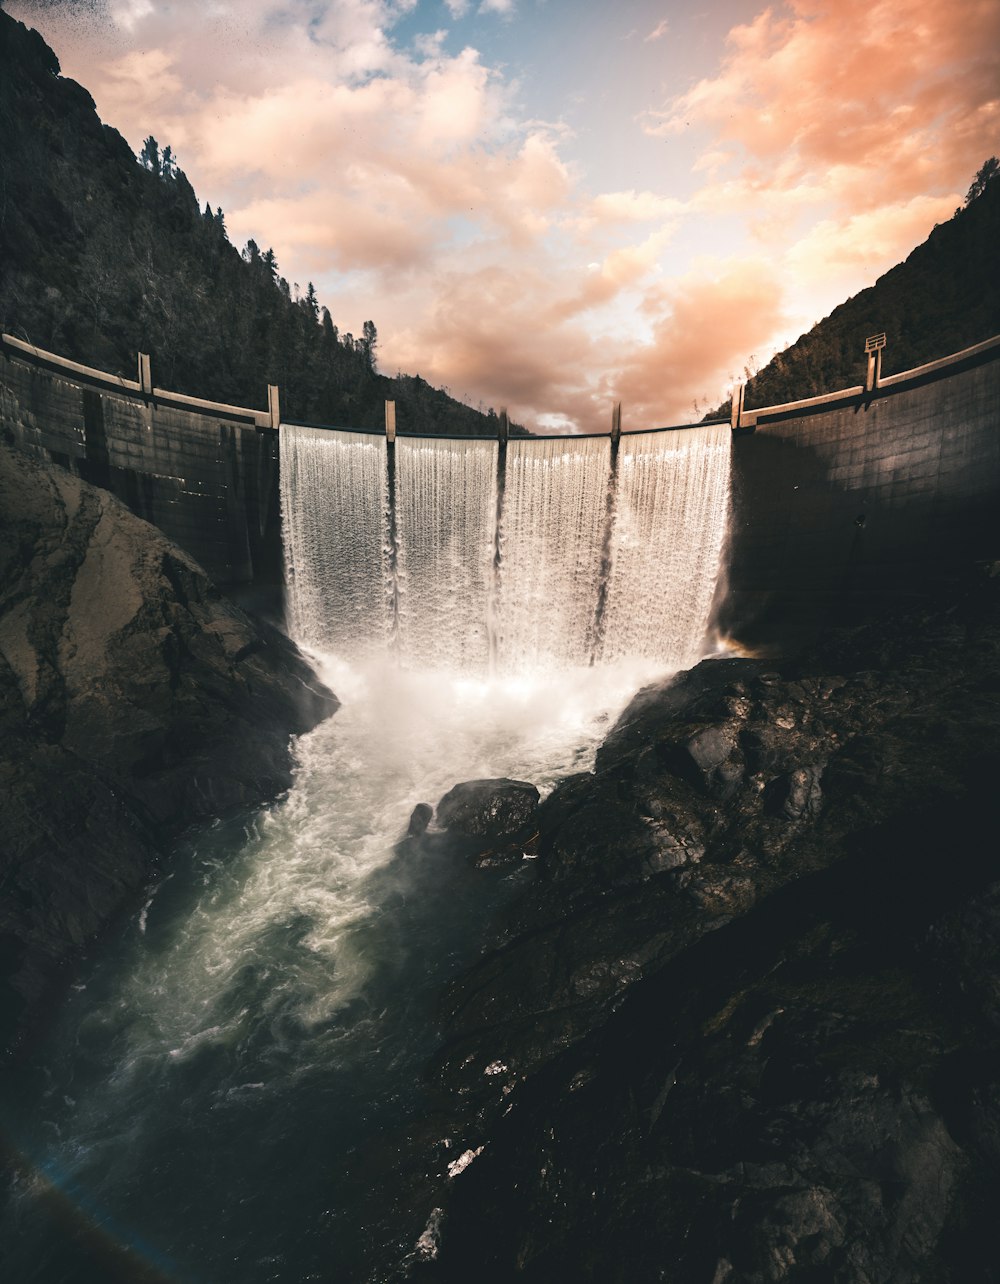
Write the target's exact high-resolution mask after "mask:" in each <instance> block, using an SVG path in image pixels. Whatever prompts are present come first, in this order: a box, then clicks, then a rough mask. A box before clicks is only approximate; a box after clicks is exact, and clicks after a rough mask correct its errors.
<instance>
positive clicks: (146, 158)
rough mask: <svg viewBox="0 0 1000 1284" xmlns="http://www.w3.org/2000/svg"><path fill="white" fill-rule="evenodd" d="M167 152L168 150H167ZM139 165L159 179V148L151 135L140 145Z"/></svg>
mask: <svg viewBox="0 0 1000 1284" xmlns="http://www.w3.org/2000/svg"><path fill="white" fill-rule="evenodd" d="M167 150H168V151H169V150H170V149H169V148H167ZM139 163H140V164H141V165H142V166H143V167H144V168H145V169H148V170H149V172H150V173H151V174H155V175H156V177H157V178H159V177H160V147H159V144H158V143H157V141H156V139H155V138H154V137H153V135H152V134H150V136H149V137H148V138H147V139H146V140H145V142H144V143H143V145H142V151H141V152H140V153H139Z"/></svg>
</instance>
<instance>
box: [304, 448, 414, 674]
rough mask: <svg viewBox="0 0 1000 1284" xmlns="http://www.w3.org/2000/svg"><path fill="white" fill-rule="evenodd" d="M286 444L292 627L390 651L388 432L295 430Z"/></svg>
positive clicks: (325, 639) (321, 642)
mask: <svg viewBox="0 0 1000 1284" xmlns="http://www.w3.org/2000/svg"><path fill="white" fill-rule="evenodd" d="M281 445H282V449H281V516H282V523H283V528H284V546H285V584H286V587H287V590H288V616H289V619H288V623H289V630H290V632H291V634H292V636H293V637H296V638H300V639H301V640H302V641H304V642H307V643H308V645H310V646H314V647H318V648H320V649H321V650H332V651H342V652H345V653H347V654H351V655H355V656H364V655H370V654H373V653H376V654H377V653H380V652H381V651H383V650H384V649H385V646H386V644H387V641H388V638H389V631H390V617H389V597H390V593H391V584H390V577H389V549H388V535H387V526H386V520H387V517H386V515H387V512H388V504H389V500H388V486H387V472H386V443H385V439H384V438H383V437H377V436H374V435H371V436H366V435H364V434H362V433H355V432H338V431H334V430H329V431H327V430H320V429H316V428H300V427H285V428H283V429H282V438H281Z"/></svg>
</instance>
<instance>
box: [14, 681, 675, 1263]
mask: <svg viewBox="0 0 1000 1284" xmlns="http://www.w3.org/2000/svg"><path fill="white" fill-rule="evenodd" d="M324 674H325V676H326V678H327V681H328V682H329V683H330V685H331V686H332V687H333V688H334V689H335V690H336V691H337V692H338V694H339V695H340V697H341V699H342V700H343V701H344V705H343V708H342V709H341V710H340V711H339V712H338V713H337V714H336V715H335V717H333V718H332V719H330V720H329V721H328V722H326V723H324V724H323V725H322V726H320V727H318V728H317V729H316V730H315V731H314V732H313V733H311V734H310V735H308V736H306V737H304V738H303V739H302V741H301V742H300V745H299V757H300V764H301V765H300V767H299V770H298V773H297V778H296V781H295V785H294V787H293V789H292V790H291V791H290V793H289V794H288V796H287V798H286V799H284V800H283V801H281V802H279V803H278V804H276V805H275V806H273V807H271V808H269V809H267V810H266V811H264V812H262V813H260V814H257V815H252V816H247V817H241V818H236V819H231V820H229V821H227V822H225V823H220V824H218V825H216V826H215V827H213V828H211V829H209V830H208V831H206V832H204V833H202V834H199V835H197V836H196V837H194V838H192V839H191V840H190V841H189V842H188V843H187V844H185V845H184V847H183V849H182V851H181V852H180V853H179V854H178V857H177V859H176V860H175V861H174V862H173V863H172V869H173V872H172V873H171V874H170V875H169V877H168V878H166V879H165V880H164V882H162V883H161V884H160V885H159V886H158V887H157V888H156V889H154V891H153V893H152V895H151V897H150V899H149V901H148V903H147V904H146V905H145V906H144V907H142V908H141V909H140V910H139V911H138V912H137V914H136V916H135V918H134V919H133V921H132V923H131V924H130V925H129V927H128V929H127V930H126V932H125V933H124V935H123V937H122V938H121V940H120V941H119V943H118V944H117V946H116V947H115V948H114V949H113V950H112V951H111V953H110V954H109V955H108V956H107V957H105V958H104V959H102V960H101V961H100V962H99V963H98V964H97V965H96V966H94V967H93V968H92V969H91V970H90V971H89V972H88V973H86V974H85V975H84V976H83V977H82V978H81V981H80V983H79V986H78V989H77V992H76V993H74V994H73V995H72V997H71V1000H70V1002H69V1003H68V1004H67V1006H66V1008H65V1010H64V1011H62V1013H61V1014H60V1016H59V1019H58V1023H57V1024H56V1026H55V1027H54V1028H53V1030H52V1031H51V1033H50V1035H49V1037H48V1039H47V1041H46V1043H45V1044H44V1046H43V1047H42V1048H41V1049H40V1051H39V1053H38V1055H37V1058H36V1059H35V1061H34V1062H33V1063H32V1065H31V1066H30V1067H29V1069H28V1071H27V1072H26V1074H25V1076H24V1077H23V1078H22V1079H21V1080H19V1081H17V1082H10V1081H8V1082H7V1083H6V1084H4V1085H3V1099H4V1101H6V1102H11V1101H18V1103H19V1106H18V1110H17V1112H16V1113H14V1112H13V1111H12V1110H11V1109H10V1108H9V1107H7V1108H5V1109H3V1112H2V1117H0V1123H2V1125H3V1130H4V1131H5V1132H6V1133H7V1134H8V1135H9V1136H10V1137H11V1138H12V1139H13V1142H14V1145H15V1147H16V1149H17V1151H18V1152H19V1153H20V1163H21V1168H22V1175H21V1176H20V1177H19V1179H18V1181H17V1183H16V1185H15V1189H14V1191H13V1194H12V1196H11V1199H10V1201H9V1203H8V1207H7V1210H6V1213H5V1215H4V1216H3V1218H2V1221H0V1278H3V1279H4V1280H11V1281H17V1282H18V1284H28V1281H39V1284H84V1281H86V1284H92V1282H93V1284H106V1281H109V1280H115V1279H119V1278H122V1279H127V1280H134V1279H137V1278H141V1279H147V1278H148V1279H151V1280H163V1279H165V1280H171V1281H184V1282H185V1284H188V1282H190V1281H206V1282H211V1284H220V1282H223V1281H225V1282H226V1284H229V1282H230V1281H233V1282H237V1281H238V1282H239V1284H258V1282H261V1284H262V1282H263V1281H280V1282H281V1284H288V1281H296V1282H297V1281H306V1280H323V1281H336V1282H341V1281H342V1282H343V1284H357V1282H359V1281H364V1280H367V1279H373V1280H384V1279H386V1278H387V1275H388V1271H389V1268H390V1266H391V1264H392V1263H393V1262H396V1263H398V1262H399V1261H400V1260H401V1259H402V1258H403V1257H404V1256H405V1254H406V1253H407V1252H408V1251H410V1250H411V1249H412V1247H413V1242H414V1240H415V1239H416V1237H417V1235H419V1233H420V1229H421V1227H422V1224H423V1220H422V1219H423V1218H424V1217H426V1209H423V1210H422V1211H421V1213H420V1215H419V1216H418V1218H417V1223H419V1224H417V1223H414V1222H412V1220H411V1219H409V1217H408V1212H407V1208H406V1188H407V1181H408V1177H409V1174H408V1172H407V1170H406V1166H405V1163H404V1162H403V1160H401V1157H400V1153H399V1149H400V1140H399V1138H400V1135H401V1133H402V1131H403V1130H404V1129H405V1127H406V1125H407V1122H408V1120H410V1119H411V1118H412V1116H413V1115H414V1113H415V1112H419V1110H420V1108H421V1105H422V1104H424V1103H425V1098H424V1096H423V1088H422V1086H421V1084H422V1080H421V1071H422V1067H423V1064H424V1062H425V1061H426V1059H427V1057H428V1056H429V1055H430V1053H431V1051H432V1049H433V1047H434V1031H435V1025H434V1013H435V1001H436V997H437V995H438V994H439V993H440V989H441V986H442V985H443V983H444V981H445V980H446V979H447V977H448V976H450V975H452V974H453V973H454V972H455V970H456V969H457V968H458V967H460V966H462V964H463V962H468V961H471V958H472V957H473V956H474V953H475V951H476V949H477V943H478V941H479V940H480V939H481V938H482V936H483V933H484V930H485V921H486V919H487V917H488V916H489V914H490V913H491V911H492V910H494V909H495V907H496V906H497V904H498V903H499V901H500V900H502V899H503V897H505V896H506V895H507V894H508V893H509V891H510V890H511V888H512V887H513V885H514V884H515V883H516V882H517V880H518V879H520V878H522V877H524V875H525V874H528V873H530V866H529V864H528V863H527V862H525V865H524V866H523V867H522V872H519V873H516V874H514V875H513V877H511V876H507V877H504V876H502V875H498V874H495V873H493V874H491V873H484V872H482V871H477V870H472V869H471V868H469V867H467V866H466V865H465V863H464V861H463V860H462V859H461V858H458V857H455V856H454V855H451V856H449V855H448V854H447V853H445V852H441V851H434V850H430V851H423V852H421V854H420V855H419V856H417V855H415V853H413V852H412V851H409V852H408V851H406V850H405V849H397V848H396V844H397V842H398V840H399V838H400V836H401V835H402V834H403V833H404V832H405V829H406V823H407V820H408V817H409V813H410V810H411V809H412V807H413V806H414V805H415V804H416V803H417V802H423V801H428V802H431V803H435V802H437V800H438V798H439V797H440V796H441V795H442V794H443V793H444V792H445V791H446V790H447V789H448V788H450V786H451V785H453V784H454V783H455V782H456V781H458V780H462V779H468V778H471V777H476V776H487V775H498V774H505V773H510V774H514V775H517V776H520V777H522V778H527V779H530V780H533V781H535V782H536V783H538V784H539V785H540V786H542V787H543V789H544V788H547V787H548V786H549V785H551V784H552V782H553V781H554V780H555V779H557V778H558V777H559V776H561V775H563V774H566V773H568V772H571V771H576V770H580V769H585V768H586V767H587V766H588V765H589V763H590V761H591V757H592V753H593V750H594V747H595V745H596V743H597V741H598V740H599V738H600V736H601V735H602V734H603V732H604V730H605V728H606V720H607V718H608V717H613V716H614V715H615V713H616V712H617V710H618V709H619V708H620V707H621V705H622V704H623V702H624V701H625V700H626V699H627V698H628V696H629V694H630V693H631V692H632V691H633V690H634V688H635V687H636V686H637V685H638V684H640V683H641V682H642V681H643V680H644V679H645V678H648V677H649V676H651V673H650V670H649V668H648V666H646V667H642V666H631V667H629V666H622V667H620V668H618V669H616V670H602V671H596V670H586V671H584V672H582V673H567V674H565V675H563V677H562V678H559V679H555V678H553V677H551V675H550V676H549V677H548V678H546V679H545V680H544V681H540V680H530V679H520V680H516V679H506V680H493V681H487V680H478V679H472V678H459V679H453V678H448V677H443V676H438V677H428V676H427V675H425V674H420V673H415V672H412V671H406V670H402V669H400V668H398V667H396V666H395V665H392V664H385V663H383V662H378V661H371V662H369V663H367V664H360V665H354V666H347V665H343V664H337V663H335V662H333V661H330V660H327V661H325V662H324ZM443 1140H444V1138H441V1137H438V1136H434V1137H433V1138H429V1139H428V1145H429V1146H430V1145H431V1143H434V1142H441V1141H443ZM418 1158H419V1160H420V1161H421V1162H423V1161H424V1160H425V1159H426V1158H427V1156H426V1155H421V1156H419V1157H418ZM122 1246H127V1248H126V1249H124V1250H123V1248H122ZM123 1251H126V1252H128V1254H129V1256H130V1258H131V1257H132V1256H134V1257H135V1259H136V1260H138V1261H141V1262H143V1263H147V1264H149V1263H151V1264H152V1265H153V1266H154V1267H155V1268H156V1270H155V1273H152V1274H148V1275H144V1274H143V1275H136V1274H135V1273H134V1270H135V1268H134V1267H133V1266H131V1265H130V1266H129V1267H128V1268H127V1269H125V1270H123V1271H122V1273H121V1274H118V1273H116V1272H117V1269H118V1266H119V1265H120V1260H121V1255H122V1252H123Z"/></svg>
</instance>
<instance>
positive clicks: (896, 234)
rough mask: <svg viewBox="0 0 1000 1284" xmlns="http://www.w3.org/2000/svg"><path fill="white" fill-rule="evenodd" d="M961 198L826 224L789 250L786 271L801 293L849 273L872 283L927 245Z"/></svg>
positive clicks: (901, 205) (916, 200)
mask: <svg viewBox="0 0 1000 1284" xmlns="http://www.w3.org/2000/svg"><path fill="white" fill-rule="evenodd" d="M960 203H961V197H960V196H959V194H958V193H957V192H954V193H951V194H949V195H946V196H941V197H935V196H914V197H912V198H911V199H910V200H908V201H902V202H897V203H894V204H890V205H883V206H880V207H879V208H878V209H874V210H865V211H864V212H863V213H860V214H854V215H851V216H849V217H848V218H846V219H823V220H822V221H821V222H819V223H816V224H815V225H814V226H813V227H811V228H810V229H809V231H808V232H807V233H806V235H805V236H803V237H801V238H800V239H799V240H798V241H796V242H795V244H794V245H793V246H792V247H791V249H790V250H789V252H788V254H787V256H786V260H785V262H786V266H787V268H788V269H789V270H790V272H791V274H792V275H793V276H794V278H795V280H796V281H797V283H798V284H799V286H800V287H803V286H804V287H806V288H809V287H812V286H816V285H831V284H832V285H833V286H834V287H836V285H837V284H838V283H839V282H840V281H841V280H843V275H844V271H845V269H851V268H854V269H857V270H860V272H862V273H863V274H864V275H865V276H868V277H872V278H874V276H875V275H877V274H878V272H879V271H881V270H882V269H883V266H884V265H885V264H886V263H897V262H898V261H899V260H900V259H902V258H905V257H906V255H907V254H908V253H909V251H910V250H911V249H912V247H913V246H914V245H915V244H917V243H919V242H920V241H921V240H923V238H924V236H925V235H926V233H927V229H928V228H929V227H933V226H934V224H935V223H937V222H944V221H945V220H947V219H949V218H950V217H951V215H952V213H953V212H954V210H955V207H956V205H957V204H960Z"/></svg>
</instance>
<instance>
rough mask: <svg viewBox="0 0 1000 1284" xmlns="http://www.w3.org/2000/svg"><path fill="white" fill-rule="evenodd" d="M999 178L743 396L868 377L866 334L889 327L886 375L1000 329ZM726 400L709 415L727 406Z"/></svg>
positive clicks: (803, 391) (761, 400) (825, 387)
mask: <svg viewBox="0 0 1000 1284" xmlns="http://www.w3.org/2000/svg"><path fill="white" fill-rule="evenodd" d="M998 246H1000V182H997V181H996V180H994V181H992V182H990V183H987V185H986V188H985V191H984V192H983V194H982V195H981V196H979V197H978V198H976V199H975V200H972V201H970V203H969V204H968V205H966V206H965V207H964V208H962V209H960V210H957V211H956V213H955V216H954V217H953V218H952V219H950V220H949V221H948V222H947V223H941V224H939V225H938V226H937V227H935V228H934V230H933V232H931V234H930V236H929V237H928V238H927V240H926V241H924V243H923V244H922V245H918V246H917V248H916V249H915V250H914V251H913V253H912V254H910V256H909V257H908V258H907V259H906V261H905V262H903V263H900V264H898V265H897V266H896V267H894V268H891V269H890V270H889V271H888V272H886V274H885V275H884V276H880V277H879V278H878V280H877V281H876V282H875V284H874V285H873V286H871V287H869V288H868V289H867V290H862V291H861V292H860V293H859V294H856V295H854V296H853V298H850V299H848V300H847V301H846V302H845V303H842V304H841V305H840V306H839V307H837V308H834V310H833V311H832V312H831V313H830V315H829V316H828V317H826V318H824V320H822V321H819V322H817V324H816V325H814V326H813V327H812V329H811V330H809V331H808V332H807V333H806V334H804V335H802V337H801V338H799V339H797V340H796V342H795V343H793V344H791V345H790V346H789V347H788V348H786V349H785V351H784V352H780V353H779V354H778V355H777V356H776V357H775V358H774V359H773V360H772V361H770V362H769V363H768V364H767V365H766V366H764V368H763V369H762V370H760V371H759V372H758V373H757V374H755V375H754V376H753V377H752V378H751V379H750V380H749V381H748V383H747V391H746V405H747V407H748V408H749V407H755V406H772V405H778V404H780V403H781V402H784V401H795V400H797V399H798V398H800V397H813V396H817V395H819V394H820V393H824V392H836V391H837V390H838V389H839V388H850V387H853V386H854V385H855V384H859V383H864V379H865V364H866V362H865V354H864V347H865V338H866V337H867V336H868V335H870V334H877V333H879V332H880V331H883V330H884V331H885V333H886V335H887V338H888V342H887V346H886V349H885V353H884V357H883V365H882V372H883V374H887V375H889V374H895V373H897V372H899V371H901V370H910V369H912V368H913V367H914V366H918V365H922V364H923V363H924V362H925V361H933V360H935V359H936V358H937V357H943V356H947V355H948V353H951V352H958V351H960V350H961V349H962V348H967V347H970V346H971V345H972V344H974V343H979V342H981V341H982V340H983V339H989V338H991V337H992V336H993V335H995V334H1000V252H998ZM729 412H730V403H729V402H728V401H727V402H725V403H724V404H723V405H722V406H720V407H719V408H718V410H714V411H712V412H711V414H710V415H708V416H706V418H717V417H719V416H724V415H728V414H729Z"/></svg>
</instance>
